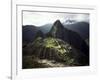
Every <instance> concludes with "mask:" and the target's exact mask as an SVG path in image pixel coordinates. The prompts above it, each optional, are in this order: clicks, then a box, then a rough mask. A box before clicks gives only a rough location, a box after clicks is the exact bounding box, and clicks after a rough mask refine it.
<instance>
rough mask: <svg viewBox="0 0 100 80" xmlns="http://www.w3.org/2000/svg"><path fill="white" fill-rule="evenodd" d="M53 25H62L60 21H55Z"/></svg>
mask: <svg viewBox="0 0 100 80" xmlns="http://www.w3.org/2000/svg"><path fill="white" fill-rule="evenodd" d="M54 25H62V24H61V22H60V20H56V21H55V22H54Z"/></svg>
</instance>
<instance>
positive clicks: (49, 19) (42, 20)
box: [23, 11, 89, 26]
mask: <svg viewBox="0 0 100 80" xmlns="http://www.w3.org/2000/svg"><path fill="white" fill-rule="evenodd" d="M58 19H59V20H60V21H61V22H62V23H63V22H65V21H66V20H68V19H70V20H75V21H86V22H89V14H76V13H75V14H72V13H50V12H28V11H23V25H35V26H41V25H45V24H47V23H54V22H55V21H56V20H58Z"/></svg>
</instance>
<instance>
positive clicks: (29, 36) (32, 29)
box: [22, 22, 89, 42]
mask: <svg viewBox="0 0 100 80" xmlns="http://www.w3.org/2000/svg"><path fill="white" fill-rule="evenodd" d="M52 25H53V24H46V25H43V26H40V27H39V26H38V27H37V26H34V25H23V26H22V28H23V29H22V30H23V31H22V33H23V42H32V41H33V40H34V36H35V34H36V33H37V31H38V30H41V31H42V32H43V33H44V34H46V33H48V32H49V31H50V29H51V28H52ZM63 26H64V27H65V28H67V29H69V30H72V31H74V32H77V33H78V34H79V35H80V36H81V37H82V38H83V39H89V23H87V22H76V23H74V24H66V23H63Z"/></svg>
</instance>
